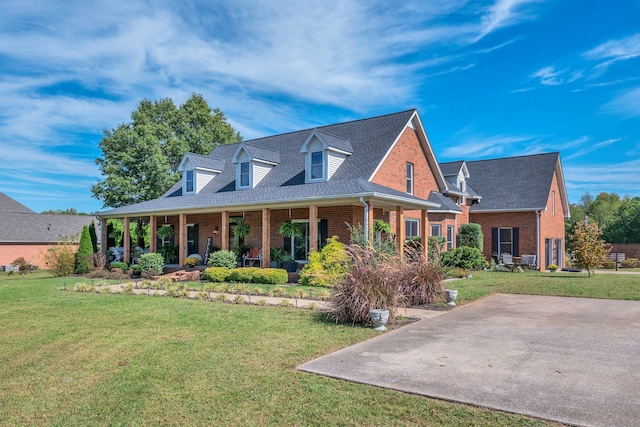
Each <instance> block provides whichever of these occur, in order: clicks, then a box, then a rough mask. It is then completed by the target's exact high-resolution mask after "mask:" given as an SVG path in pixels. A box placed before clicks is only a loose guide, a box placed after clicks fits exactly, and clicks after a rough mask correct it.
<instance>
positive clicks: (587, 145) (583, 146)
mask: <svg viewBox="0 0 640 427" xmlns="http://www.w3.org/2000/svg"><path fill="white" fill-rule="evenodd" d="M590 140H591V138H588V137H584V138H582V139H581V142H580V143H579V144H575V146H577V149H575V150H568V149H567V150H565V152H567V151H570V154H568V155H566V156H564V160H570V159H575V158H577V157H581V156H585V155H587V154H590V153H593V152H594V151H598V150H599V149H601V148H604V147H608V146H610V145H612V144H615V143H618V142H620V141H622V138H611V139H607V140H604V141H600V142H596V143H593V142H591V141H590ZM567 148H568V147H567Z"/></svg>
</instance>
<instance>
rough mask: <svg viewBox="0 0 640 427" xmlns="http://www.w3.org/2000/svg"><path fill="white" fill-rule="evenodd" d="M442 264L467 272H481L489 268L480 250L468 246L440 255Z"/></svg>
mask: <svg viewBox="0 0 640 427" xmlns="http://www.w3.org/2000/svg"><path fill="white" fill-rule="evenodd" d="M440 262H441V263H442V265H444V266H447V267H458V268H464V269H467V270H480V269H482V268H484V267H488V266H489V264H488V263H487V260H486V259H484V255H482V251H481V250H480V249H478V248H470V247H468V246H461V247H459V248H455V249H451V250H449V251H446V252H443V253H442V254H441V255H440Z"/></svg>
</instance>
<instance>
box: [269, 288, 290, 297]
mask: <svg viewBox="0 0 640 427" xmlns="http://www.w3.org/2000/svg"><path fill="white" fill-rule="evenodd" d="M285 295H287V290H286V289H285V288H283V287H282V286H274V287H273V289H271V290H270V291H269V296H270V297H283V296H285Z"/></svg>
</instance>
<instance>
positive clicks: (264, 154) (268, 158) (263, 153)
mask: <svg viewBox="0 0 640 427" xmlns="http://www.w3.org/2000/svg"><path fill="white" fill-rule="evenodd" d="M242 146H243V147H244V149H245V150H247V152H248V153H249V154H250V155H251V157H252V158H253V159H255V160H262V161H265V162H270V163H280V153H279V152H277V151H275V150H269V149H266V148H262V147H258V146H256V145H253V144H246V143H245V144H242Z"/></svg>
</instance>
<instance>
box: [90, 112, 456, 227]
mask: <svg viewBox="0 0 640 427" xmlns="http://www.w3.org/2000/svg"><path fill="white" fill-rule="evenodd" d="M412 120H415V121H419V118H418V115H417V110H415V109H412V110H407V111H403V112H399V113H395V114H389V115H384V116H379V117H373V118H369V119H362V120H355V121H351V122H346V123H338V124H333V125H328V126H322V127H317V128H313V129H306V130H301V131H297V132H291V133H285V134H281V135H274V136H268V137H265V138H258V139H254V140H250V141H244V142H240V143H235V144H227V145H219V146H217V147H216V148H215V149H214V150H213V151H212V152H211V154H210V155H209V157H212V158H217V159H226V160H225V161H226V162H227V163H226V164H225V167H224V168H223V169H222V172H221V173H220V174H219V175H218V176H217V177H215V178H214V179H212V180H211V182H209V183H208V184H207V185H206V186H205V187H204V188H203V189H202V190H200V191H199V192H198V193H197V194H192V195H184V196H183V195H182V185H181V183H180V182H178V183H176V184H175V185H174V186H173V187H172V188H171V189H170V190H169V191H167V193H165V195H164V196H163V197H161V198H159V199H155V200H150V201H147V202H142V203H138V204H135V205H130V206H124V207H120V208H116V209H112V210H108V211H105V212H101V213H100V215H102V216H105V217H117V216H118V215H123V214H136V213H159V212H166V213H173V212H177V211H181V212H182V211H185V210H187V211H188V210H191V211H197V210H198V209H206V208H212V207H216V208H221V207H225V208H241V207H246V206H252V207H255V208H258V207H259V206H260V205H262V206H266V205H272V204H277V203H286V202H294V201H300V202H306V203H308V202H310V201H313V200H323V199H327V200H328V199H333V200H335V199H339V198H341V197H350V198H353V197H358V196H366V197H378V198H381V199H382V200H385V199H386V200H390V201H392V200H401V201H402V202H403V203H405V204H408V205H411V206H413V207H415V208H426V207H433V206H434V205H433V203H431V202H428V201H426V200H424V199H420V198H418V197H415V196H412V195H410V194H406V193H403V192H400V191H396V190H393V189H390V188H388V187H385V186H382V185H377V184H374V183H372V182H369V181H368V179H369V177H371V176H373V174H374V173H375V171H376V168H377V167H378V165H379V164H380V163H381V162H382V161H383V159H384V158H385V156H386V155H387V153H388V152H389V150H390V149H391V148H392V147H393V144H394V143H395V142H396V141H397V139H398V137H399V136H400V135H401V133H402V132H403V131H404V129H405V128H406V127H407V126H408V125H413V124H412ZM312 132H316V133H319V132H321V135H322V137H323V138H327V139H329V138H330V139H331V144H336V145H340V147H341V149H349V148H352V149H353V153H352V154H351V155H350V156H347V158H346V159H345V160H344V162H343V163H342V165H341V166H340V167H339V168H338V169H337V170H336V172H335V173H334V174H333V176H332V177H331V179H329V180H328V181H326V182H314V183H305V154H304V153H301V152H300V148H301V147H302V144H304V142H305V141H306V140H307V138H308V137H309V135H310V134H311V133H312ZM424 137H425V139H426V135H425V136H424ZM242 145H243V146H244V147H249V150H254V149H255V148H258V149H261V150H262V151H260V154H259V155H260V156H266V155H267V154H268V153H274V152H275V153H278V154H279V159H278V160H280V161H279V163H278V165H277V166H276V167H274V168H273V169H272V170H270V171H269V173H268V174H267V175H266V176H265V177H264V179H262V181H260V183H259V184H257V185H256V186H255V187H254V188H252V189H245V190H236V189H235V188H236V186H235V180H236V165H234V164H231V159H232V157H233V156H234V154H235V153H236V152H237V150H238V148H239V147H240V146H242ZM274 160H275V159H274ZM435 164H436V168H437V163H435ZM438 173H439V172H438ZM437 179H438V178H437ZM439 179H440V181H442V182H443V181H444V179H443V178H442V177H441V175H440V178H439Z"/></svg>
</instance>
